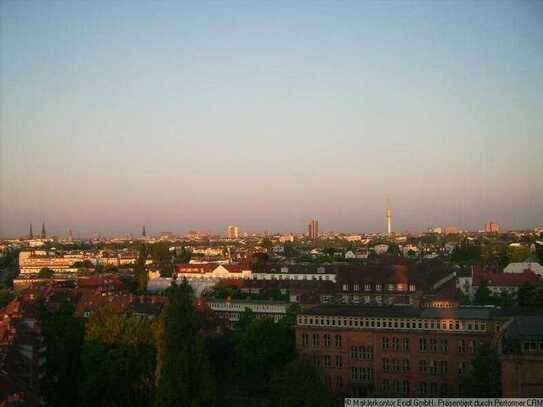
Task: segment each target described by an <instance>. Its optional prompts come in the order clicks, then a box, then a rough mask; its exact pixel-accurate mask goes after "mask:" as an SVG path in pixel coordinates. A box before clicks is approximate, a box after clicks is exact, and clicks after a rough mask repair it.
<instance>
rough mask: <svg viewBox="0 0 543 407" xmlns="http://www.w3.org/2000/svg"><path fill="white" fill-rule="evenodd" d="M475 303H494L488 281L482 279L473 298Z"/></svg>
mask: <svg viewBox="0 0 543 407" xmlns="http://www.w3.org/2000/svg"><path fill="white" fill-rule="evenodd" d="M473 303H474V304H475V305H489V304H492V298H491V295H490V290H489V288H488V281H481V285H480V286H479V289H478V290H477V292H476V293H475V297H474V298H473Z"/></svg>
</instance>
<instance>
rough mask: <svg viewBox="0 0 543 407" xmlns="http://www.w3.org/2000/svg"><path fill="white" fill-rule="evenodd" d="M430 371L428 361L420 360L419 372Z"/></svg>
mask: <svg viewBox="0 0 543 407" xmlns="http://www.w3.org/2000/svg"><path fill="white" fill-rule="evenodd" d="M427 371H428V361H426V360H419V372H420V373H426V372H427Z"/></svg>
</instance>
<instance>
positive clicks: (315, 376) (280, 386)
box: [272, 358, 334, 407]
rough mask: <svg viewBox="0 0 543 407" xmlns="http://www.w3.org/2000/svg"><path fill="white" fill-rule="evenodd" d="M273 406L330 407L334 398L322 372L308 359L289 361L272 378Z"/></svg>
mask: <svg viewBox="0 0 543 407" xmlns="http://www.w3.org/2000/svg"><path fill="white" fill-rule="evenodd" d="M272 388H273V392H272V406H273V407H304V406H307V407H310V406H311V407H329V406H333V405H334V404H333V398H332V395H331V394H330V392H329V391H328V387H327V386H326V385H325V383H324V380H323V378H322V375H321V374H320V372H319V371H318V370H317V369H316V368H315V367H314V365H313V364H312V363H311V362H310V361H309V360H307V359H303V358H299V359H296V360H293V361H292V362H290V363H288V364H287V365H286V366H285V367H284V369H282V370H281V372H280V373H278V374H276V375H275V376H274V378H273V380H272Z"/></svg>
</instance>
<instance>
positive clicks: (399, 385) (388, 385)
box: [383, 379, 409, 394]
mask: <svg viewBox="0 0 543 407" xmlns="http://www.w3.org/2000/svg"><path fill="white" fill-rule="evenodd" d="M383 393H385V394H387V393H388V394H390V393H397V394H407V393H409V381H408V380H388V379H385V380H383Z"/></svg>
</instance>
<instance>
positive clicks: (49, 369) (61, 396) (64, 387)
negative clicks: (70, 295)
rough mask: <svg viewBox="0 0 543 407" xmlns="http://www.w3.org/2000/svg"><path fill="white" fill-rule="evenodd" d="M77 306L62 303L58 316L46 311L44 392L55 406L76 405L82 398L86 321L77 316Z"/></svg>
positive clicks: (56, 313)
mask: <svg viewBox="0 0 543 407" xmlns="http://www.w3.org/2000/svg"><path fill="white" fill-rule="evenodd" d="M74 311H75V307H74V306H73V305H72V304H71V303H69V302H65V303H62V304H61V305H60V307H59V309H58V310H57V311H56V312H54V313H52V314H51V313H49V312H47V311H46V310H45V309H44V312H43V314H42V327H43V333H44V338H45V348H46V351H45V359H46V363H45V375H44V379H43V383H42V386H43V391H44V395H45V398H46V400H47V403H48V404H49V405H52V406H66V407H68V406H74V405H77V399H78V378H79V369H80V366H79V358H80V353H81V345H82V343H83V336H84V322H83V321H82V320H80V319H78V318H76V317H75V316H74Z"/></svg>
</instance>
